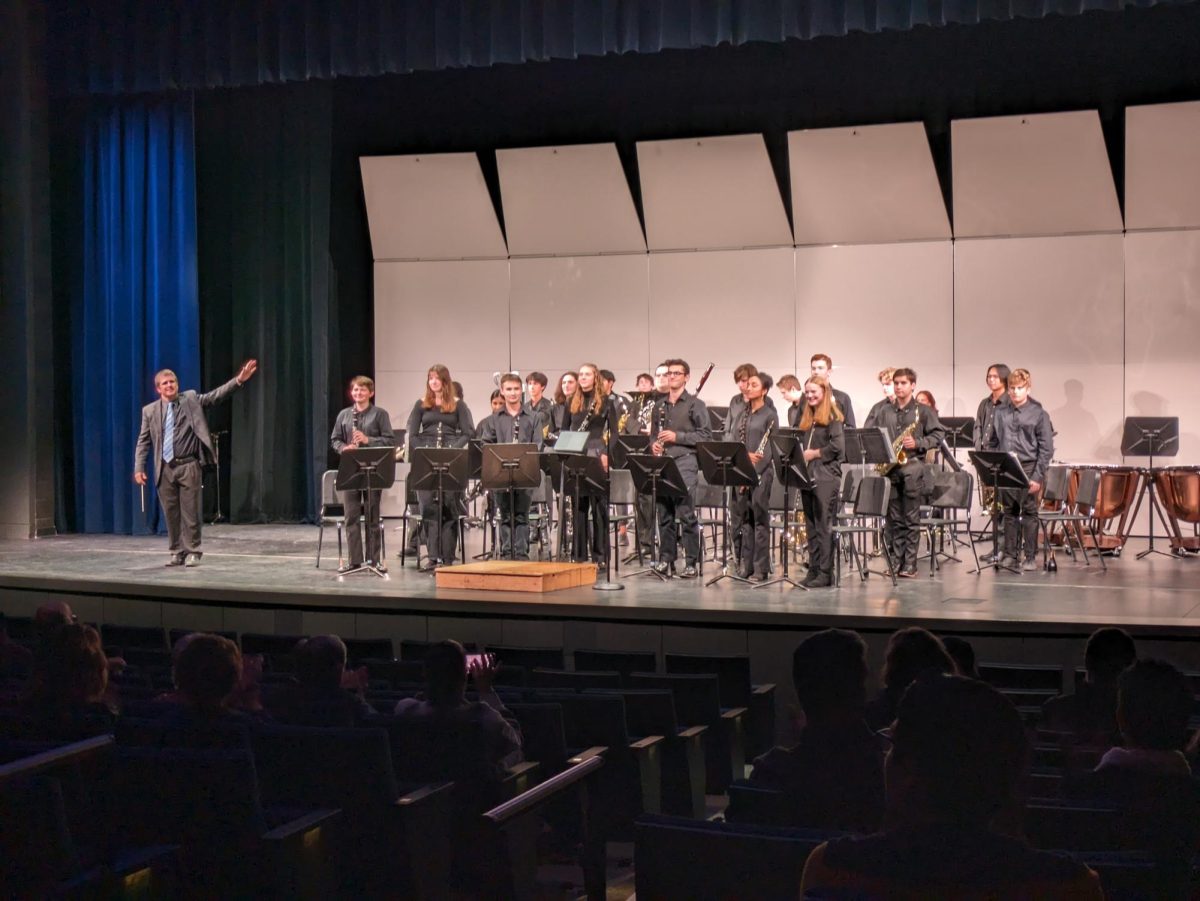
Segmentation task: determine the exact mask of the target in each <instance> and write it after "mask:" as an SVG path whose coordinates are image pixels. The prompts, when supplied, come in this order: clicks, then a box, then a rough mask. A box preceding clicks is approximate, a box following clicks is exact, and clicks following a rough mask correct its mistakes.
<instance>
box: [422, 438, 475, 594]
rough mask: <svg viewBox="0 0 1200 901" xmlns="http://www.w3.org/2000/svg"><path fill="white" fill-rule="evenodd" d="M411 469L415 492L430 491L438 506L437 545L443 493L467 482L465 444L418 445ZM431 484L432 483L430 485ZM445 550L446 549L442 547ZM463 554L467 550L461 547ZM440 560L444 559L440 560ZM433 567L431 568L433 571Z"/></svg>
mask: <svg viewBox="0 0 1200 901" xmlns="http://www.w3.org/2000/svg"><path fill="white" fill-rule="evenodd" d="M412 458H413V459H412V470H411V471H410V473H409V476H408V477H409V481H410V482H411V483H412V487H413V490H414V491H429V490H431V488H432V491H433V493H434V495H435V497H436V500H435V503H436V505H437V523H436V525H437V530H438V531H437V534H438V545H439V547H440V546H441V542H442V537H443V536H442V530H443V528H444V526H445V520H444V516H445V512H444V510H443V507H444V506H445V498H446V492H448V491H449V492H454V491H462V490H463V489H464V488H466V487H467V482H468V481H470V479H469V476H470V462H469V459H468V451H467V449H466V448H465V447H418V448H414V449H413V451H412ZM430 483H433V484H432V486H431V485H430ZM442 552H443V553H445V548H442ZM463 554H464V556H465V555H466V549H465V548H464V549H463ZM442 562H443V563H445V562H446V561H445V560H443V561H442ZM435 570H436V568H433V569H430V572H434V571H435Z"/></svg>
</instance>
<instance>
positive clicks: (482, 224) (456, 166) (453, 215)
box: [359, 153, 508, 260]
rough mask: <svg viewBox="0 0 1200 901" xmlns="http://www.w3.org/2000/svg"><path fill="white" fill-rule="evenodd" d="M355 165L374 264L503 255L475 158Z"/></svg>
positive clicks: (419, 157) (389, 159)
mask: <svg viewBox="0 0 1200 901" xmlns="http://www.w3.org/2000/svg"><path fill="white" fill-rule="evenodd" d="M359 164H360V167H361V169H362V179H363V194H364V197H365V198H366V204H367V221H368V223H369V226H370V229H371V248H372V251H373V253H374V257H375V259H376V260H461V259H487V258H503V257H506V256H508V248H507V247H506V246H505V244H504V236H503V235H502V234H501V233H500V223H499V222H498V221H497V219H496V210H495V207H494V206H493V205H492V200H491V197H490V196H489V195H488V190H487V184H486V183H485V181H484V179H483V171H482V170H481V169H480V168H479V160H478V158H477V157H476V156H475V154H473V153H435V154H416V155H411V156H375V157H362V158H360V160H359Z"/></svg>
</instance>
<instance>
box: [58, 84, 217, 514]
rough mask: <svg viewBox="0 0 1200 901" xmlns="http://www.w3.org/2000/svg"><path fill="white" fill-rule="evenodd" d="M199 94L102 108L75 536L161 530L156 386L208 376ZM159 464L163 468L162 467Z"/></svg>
mask: <svg viewBox="0 0 1200 901" xmlns="http://www.w3.org/2000/svg"><path fill="white" fill-rule="evenodd" d="M192 132H193V123H192V98H191V96H190V95H173V96H170V97H165V98H164V97H158V98H139V99H130V100H127V101H121V102H108V103H101V104H94V105H92V108H91V109H90V110H89V113H88V121H87V124H86V130H85V136H84V148H83V194H82V198H81V200H82V206H83V208H82V210H81V211H80V212H81V213H82V217H83V248H82V252H83V278H82V284H81V285H80V286H79V287H78V290H76V291H74V292H73V296H72V309H71V330H72V345H73V346H72V349H73V360H72V385H73V389H74V397H73V404H72V406H73V410H74V442H75V465H74V481H75V486H74V487H75V498H76V508H75V513H76V517H75V518H76V523H75V528H76V529H77V530H78V531H81V532H116V533H123V534H129V533H138V532H144V531H147V530H157V528H158V525H159V523H158V519H159V516H158V504H157V502H156V499H155V497H154V494H153V486H152V485H147V487H146V516H145V518H143V516H142V513H141V510H140V503H139V492H138V487H137V486H136V485H134V484H133V482H132V474H133V449H134V445H135V442H136V440H137V430H138V425H139V423H140V421H141V419H140V415H141V407H142V405H143V404H146V403H148V402H149V401H151V400H153V399H154V397H155V394H154V390H153V388H154V385H153V377H154V373H155V372H156V371H158V370H159V369H164V368H169V369H173V370H174V371H175V372H176V373H177V374H178V376H179V383H180V388H181V389H186V388H192V387H197V386H198V383H199V376H200V315H199V304H198V299H197V298H198V291H197V277H196V175H195V150H194V146H193V137H192ZM151 465H152V464H151Z"/></svg>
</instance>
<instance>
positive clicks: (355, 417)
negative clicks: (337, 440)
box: [347, 407, 361, 447]
mask: <svg viewBox="0 0 1200 901" xmlns="http://www.w3.org/2000/svg"><path fill="white" fill-rule="evenodd" d="M360 416H361V414H360V413H359V412H358V408H357V407H355V408H354V412H353V413H352V414H351V416H350V422H351V425H350V441H349V442H347V443H348V444H349V445H350V446H351V447H357V446H358V445H357V444H355V443H354V433H355V432H357V431H358V425H359V418H360Z"/></svg>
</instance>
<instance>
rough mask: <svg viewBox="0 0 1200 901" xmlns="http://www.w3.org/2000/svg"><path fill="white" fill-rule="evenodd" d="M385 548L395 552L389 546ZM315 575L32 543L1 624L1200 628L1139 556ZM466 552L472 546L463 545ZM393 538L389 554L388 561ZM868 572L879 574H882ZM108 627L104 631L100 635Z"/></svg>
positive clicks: (107, 540) (281, 554) (1179, 572)
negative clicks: (561, 575)
mask: <svg viewBox="0 0 1200 901" xmlns="http://www.w3.org/2000/svg"><path fill="white" fill-rule="evenodd" d="M389 537H390V536H389ZM325 538H326V542H325V548H324V553H323V557H322V561H321V568H320V569H317V568H316V567H315V566H314V563H315V560H316V550H317V528H316V527H315V526H305V525H270V526H233V525H227V524H223V525H218V526H211V525H210V526H206V527H205V529H204V550H205V554H204V559H203V563H202V565H200V566H198V567H195V568H184V567H165V566H163V563H164V562H165V561H166V559H167V554H166V540H165V538H163V537H160V536H153V537H129V536H116V535H67V536H60V537H56V538H48V539H40V540H36V541H28V542H25V541H7V542H0V589H2V590H3V594H2V595H0V597H4V598H5V599H6V600H5V603H4V608H5V609H6V610H8V612H9V613H11V614H14V615H20V614H22V613H27V612H28V611H27V609H26V608H27V607H28V603H24V602H17V598H18V597H23V598H29V599H32V598H34V597H37V596H44V595H45V594H47V593H52V594H62V595H69V596H74V597H78V598H80V599H81V602H82V599H89V598H90V599H93V600H99V601H104V600H122V601H126V602H134V601H137V600H143V601H146V602H160V603H164V604H168V605H176V604H178V605H186V606H201V607H203V606H210V605H211V606H216V607H219V608H230V609H237V608H244V609H247V610H252V609H275V610H280V609H292V610H296V611H312V612H328V613H343V614H350V613H354V614H373V615H412V614H428V615H472V616H480V615H482V616H503V617H522V618H524V617H534V618H538V619H546V618H551V617H553V618H557V619H585V620H599V621H616V622H620V621H625V622H654V623H672V624H680V625H706V624H707V625H717V624H720V625H734V624H737V625H742V626H745V627H751V628H754V627H759V628H761V627H785V628H788V627H790V628H813V627H821V626H824V625H828V624H832V623H835V622H836V623H839V624H842V625H846V626H849V627H852V628H864V627H870V628H875V629H878V628H887V629H893V628H896V627H898V626H900V625H908V624H911V623H919V624H925V625H930V626H931V627H935V626H941V627H954V628H955V629H956V630H966V631H987V632H1023V633H1029V632H1032V633H1039V632H1041V633H1048V632H1061V631H1063V630H1069V631H1076V630H1078V629H1079V628H1090V627H1093V626H1095V625H1098V624H1116V625H1122V626H1127V627H1130V628H1140V627H1150V628H1153V629H1155V630H1156V631H1157V630H1163V631H1166V632H1177V631H1180V632H1191V630H1193V629H1197V627H1200V559H1195V558H1185V559H1175V558H1167V557H1159V556H1155V557H1151V558H1148V559H1146V560H1140V561H1139V560H1135V559H1134V552H1136V551H1138V550H1140V549H1141V548H1142V547H1143V546H1144V542H1137V543H1133V544H1131V545H1130V547H1129V549H1128V550H1127V551H1126V552H1125V554H1124V555H1123V556H1122V557H1120V558H1113V557H1110V558H1107V563H1108V572H1107V573H1104V572H1103V571H1102V570H1101V567H1100V565H1099V562H1098V561H1097V560H1096V559H1095V558H1094V557H1093V561H1092V565H1091V566H1084V565H1083V564H1082V563H1073V562H1071V561H1070V559H1069V558H1068V557H1067V556H1066V555H1065V554H1063V553H1061V552H1060V553H1059V554H1058V561H1059V571H1058V572H1057V573H1054V574H1051V573H1044V572H1040V571H1039V572H1034V573H1022V574H1020V575H1016V574H1009V573H1000V574H997V573H995V572H992V571H987V572H984V573H983V574H982V575H971V574H969V573H968V570H969V569H971V568H973V563H972V562H971V559H970V551H969V550H962V549H960V554H959V555H960V557H961V558H963V562H961V563H946V564H944V565H943V567H942V569H941V570H940V572H939V573H938V574H937V575H935V576H934V577H932V578H930V577H929V575H928V561H924V563H923V566H922V568H921V570H920V577H919V578H917V579H913V580H902V581H901V582H900V583H899V584H898V585H897V586H896V587H893V586H892V585H891V582H890V580H888V579H887V578H885V577H883V576H881V575H872V576H871V577H870V578H869V579H867V580H866V581H861V580H860V579H859V577H858V575H857V573H856V572H854V571H853V570H852V569H849V568H845V569H843V576H842V586H841V588H824V589H814V590H812V591H800V590H797V589H793V588H791V587H789V586H787V585H775V586H770V587H766V588H757V589H752V588H750V587H749V586H748V585H744V584H739V583H735V582H732V581H729V580H726V581H723V582H721V583H719V584H717V585H714V586H712V587H704V585H703V582H704V581H706V580H707V579H708V578H711V577H712V576H714V575H716V574H717V569H716V566H715V564H712V563H709V564H708V565H707V566H706V568H705V574H704V578H703V579H700V580H695V581H684V580H681V579H672V580H670V581H669V582H661V581H659V580H658V579H656V578H653V577H650V576H634V577H632V578H619V577H620V576H622V575H625V574H627V573H629V572H630V571H631V567H630V566H626V567H624V568H623V569H622V570H621V571H620V572H619V573H614V579H616V580H618V581H620V582H621V584H623V585H624V586H625V590H623V591H615V592H601V591H593V590H592V589H590V588H576V589H567V590H564V591H556V592H552V593H549V594H532V593H520V592H503V593H500V592H481V591H471V590H445V589H438V588H436V587H435V585H434V580H433V577H432V576H430V575H428V574H424V573H420V572H418V571H417V570H416V569H415V567H414V566H413V560H412V558H411V557H410V558H409V559H408V562H407V565H406V566H404V567H401V566H400V560H399V558H398V557H397V556H396V554H395V552H394V550H393V551H391V552H390V553H389V559H388V564H389V567H390V572H389V574H388V578H386V579H379V578H376V577H374V576H369V575H365V574H358V575H354V576H350V577H346V578H339V577H338V576H337V573H336V568H337V562H338V561H337V540H336V533H335V532H334V531H332V530H327V532H326V536H325ZM472 539H473V540H472ZM478 541H479V533H478V532H472V533H470V534H469V537H468V556H470V554H471V553H472V552H478V551H479V549H480V548H479V547H478V544H477V543H478ZM398 543H399V536H398V534H397V535H396V536H395V537H394V538H392V540H391V545H392V547H393V548H394V546H395V545H396V544H398ZM873 564H874V565H875V567H876V568H879V567H881V565H882V561H879V560H875V561H873ZM109 618H110V617H107V616H105V617H104V618H103V619H104V620H108V619H109Z"/></svg>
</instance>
